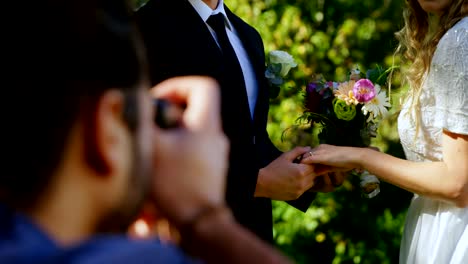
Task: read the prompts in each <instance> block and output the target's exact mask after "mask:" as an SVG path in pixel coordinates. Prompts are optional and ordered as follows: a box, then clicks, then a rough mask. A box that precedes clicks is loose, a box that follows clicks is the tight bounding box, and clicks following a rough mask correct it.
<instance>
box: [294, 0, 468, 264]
mask: <svg viewBox="0 0 468 264" xmlns="http://www.w3.org/2000/svg"><path fill="white" fill-rule="evenodd" d="M406 3H407V7H406V11H405V26H404V28H403V29H402V30H401V31H400V32H399V33H398V34H397V36H398V39H399V41H400V47H401V48H402V49H401V50H403V51H404V53H403V55H404V56H403V57H404V59H406V61H407V62H410V63H411V65H410V67H409V69H408V70H407V71H406V74H405V75H406V80H407V81H408V82H409V85H410V91H409V93H408V96H407V98H406V101H405V103H404V104H403V106H402V111H401V113H400V116H399V119H398V130H399V134H400V139H401V143H402V145H403V148H404V150H405V154H406V157H407V160H402V159H398V158H395V157H392V156H390V155H387V154H384V153H379V152H376V151H374V150H372V149H369V148H352V147H336V146H331V145H320V146H319V147H317V148H316V149H314V150H313V151H312V153H311V154H312V155H311V156H309V157H307V158H305V159H304V160H303V162H305V163H321V164H325V165H329V166H333V167H336V168H337V169H351V168H363V169H366V170H368V171H369V172H371V173H372V174H375V175H377V176H379V177H380V178H381V179H382V180H385V181H387V182H389V183H392V184H394V185H397V186H399V187H401V188H403V189H406V190H408V191H411V192H413V193H415V195H414V198H413V199H412V201H411V205H410V207H409V209H408V213H407V217H406V223H405V229H404V234H403V239H402V242H401V248H400V263H423V264H427V263H434V264H435V263H437V264H438V263H444V264H445V263H447V264H448V263H450V264H457V263H460V264H461V263H468V17H467V14H468V0H407V1H406Z"/></svg>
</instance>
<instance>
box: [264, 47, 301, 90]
mask: <svg viewBox="0 0 468 264" xmlns="http://www.w3.org/2000/svg"><path fill="white" fill-rule="evenodd" d="M266 60H267V68H266V71H265V77H266V78H267V79H268V82H269V84H270V87H271V88H272V89H271V92H270V98H276V97H277V96H278V94H279V91H280V86H281V85H282V84H283V83H284V77H286V75H287V74H288V73H289V71H290V70H291V69H292V68H294V67H297V63H296V62H295V61H294V58H293V57H292V56H291V55H290V54H289V53H287V52H286V51H281V50H274V51H270V52H269V53H268V56H267V58H266Z"/></svg>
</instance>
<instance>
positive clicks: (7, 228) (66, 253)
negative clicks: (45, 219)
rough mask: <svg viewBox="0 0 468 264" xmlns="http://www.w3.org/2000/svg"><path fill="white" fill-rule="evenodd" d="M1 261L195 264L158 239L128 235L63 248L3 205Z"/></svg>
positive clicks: (40, 263)
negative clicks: (128, 237)
mask: <svg viewBox="0 0 468 264" xmlns="http://www.w3.org/2000/svg"><path fill="white" fill-rule="evenodd" d="M0 263H2V264H6V263H8V264H10V263H11V264H20V263H21V264H26V263H28V264H29V263H34V264H42V263H50V264H58V263H79V264H85V263H86V264H98V263H99V264H101V263H102V264H120V263H122V264H123V263H132V264H133V263H177V264H186V263H187V264H188V263H195V261H194V260H192V259H190V258H189V257H187V256H185V255H184V253H182V252H181V251H180V250H178V249H177V248H176V247H174V246H171V245H165V244H161V243H160V242H159V241H157V240H151V241H131V240H129V239H127V238H126V237H125V236H117V235H116V236H104V235H103V236H96V237H94V238H92V239H90V240H88V241H87V242H84V243H82V244H79V245H76V246H73V247H61V246H59V245H57V244H56V243H54V241H53V240H52V239H50V238H49V237H48V236H47V235H46V234H45V233H43V232H42V231H41V230H40V229H39V228H38V226H36V225H35V224H34V223H32V222H31V221H30V219H28V218H27V217H25V216H24V215H21V214H18V213H15V212H12V211H11V210H8V209H7V208H5V207H4V206H2V205H0Z"/></svg>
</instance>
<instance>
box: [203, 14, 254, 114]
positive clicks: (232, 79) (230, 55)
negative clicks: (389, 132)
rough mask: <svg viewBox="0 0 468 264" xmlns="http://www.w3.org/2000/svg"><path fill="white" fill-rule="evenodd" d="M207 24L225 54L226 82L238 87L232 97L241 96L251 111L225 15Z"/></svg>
mask: <svg viewBox="0 0 468 264" xmlns="http://www.w3.org/2000/svg"><path fill="white" fill-rule="evenodd" d="M206 22H207V23H208V25H210V27H211V28H212V29H213V30H214V31H215V33H216V37H217V39H218V44H219V46H220V48H221V51H222V54H223V62H224V66H225V69H224V76H225V81H226V82H227V83H228V84H230V85H235V87H238V89H239V90H237V89H236V90H237V91H233V92H234V93H235V94H232V93H230V96H236V97H238V96H240V97H238V98H239V99H240V100H246V101H244V102H246V106H247V110H249V108H248V107H249V106H248V99H247V91H246V88H245V81H244V74H243V73H242V68H241V66H240V63H239V60H238V59H237V55H236V52H235V51H234V48H233V47H232V45H231V42H230V41H229V38H228V36H227V33H226V25H225V23H226V22H225V20H224V15H223V14H221V13H219V14H216V15H212V16H210V18H208V20H207V21H206ZM231 98H232V97H231ZM249 116H250V110H249Z"/></svg>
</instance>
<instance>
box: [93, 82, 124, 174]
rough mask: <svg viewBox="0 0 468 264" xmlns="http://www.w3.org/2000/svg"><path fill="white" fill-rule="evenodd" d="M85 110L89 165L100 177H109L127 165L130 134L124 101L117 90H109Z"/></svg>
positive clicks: (121, 94)
mask: <svg viewBox="0 0 468 264" xmlns="http://www.w3.org/2000/svg"><path fill="white" fill-rule="evenodd" d="M91 105H92V106H90V105H89V106H90V108H88V109H87V110H85V111H86V112H88V111H89V112H88V115H87V116H85V117H84V119H85V120H86V121H85V126H84V133H85V135H84V139H85V142H84V147H85V155H86V157H85V158H86V162H87V163H88V164H89V166H90V167H91V168H92V169H94V170H96V172H97V173H98V174H101V175H110V174H113V173H115V170H116V169H117V168H118V167H120V166H121V165H123V164H119V163H121V162H125V161H124V160H123V158H122V155H124V154H127V155H128V153H122V152H125V151H122V147H125V145H124V146H122V144H128V142H127V141H128V138H125V137H126V136H127V135H128V134H129V132H128V128H127V126H126V124H125V122H124V119H123V111H124V107H125V98H124V95H123V93H122V92H120V91H118V90H109V91H107V92H105V93H103V94H102V95H101V96H100V97H99V98H96V99H95V100H94V102H93V103H92V104H91Z"/></svg>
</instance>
